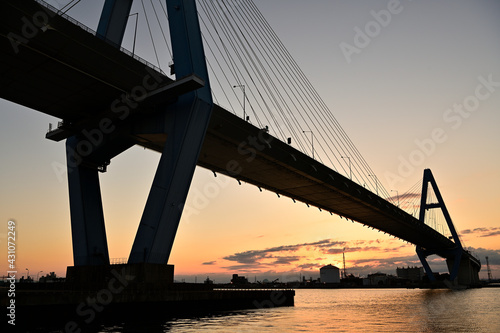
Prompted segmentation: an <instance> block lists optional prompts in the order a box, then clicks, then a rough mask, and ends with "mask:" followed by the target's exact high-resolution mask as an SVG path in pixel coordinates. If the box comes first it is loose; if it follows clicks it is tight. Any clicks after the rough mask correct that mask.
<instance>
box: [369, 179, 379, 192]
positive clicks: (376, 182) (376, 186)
mask: <svg viewBox="0 0 500 333" xmlns="http://www.w3.org/2000/svg"><path fill="white" fill-rule="evenodd" d="M368 176H369V177H373V179H375V190H376V191H377V195H378V180H377V176H375V175H368Z"/></svg>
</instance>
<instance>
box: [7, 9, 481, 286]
mask: <svg viewBox="0 0 500 333" xmlns="http://www.w3.org/2000/svg"><path fill="white" fill-rule="evenodd" d="M170 2H172V1H167V8H168V10H169V18H170V29H171V33H172V36H171V38H172V45H173V48H174V56H175V52H178V54H183V56H177V57H175V59H176V62H175V71H176V76H177V77H178V79H177V80H175V81H174V80H171V79H170V78H169V77H168V76H166V75H165V74H164V73H162V72H161V71H160V70H159V69H157V68H155V67H154V66H152V65H150V64H147V63H146V62H145V61H142V60H141V59H139V58H138V57H136V56H133V55H132V54H127V53H124V52H122V51H121V50H120V49H119V45H120V44H121V38H122V37H123V30H124V26H125V23H126V19H127V18H128V15H129V10H130V4H131V1H123V2H121V3H120V4H117V3H115V1H109V0H108V1H106V5H105V8H104V10H103V14H102V16H101V21H100V24H99V28H98V32H97V34H94V33H92V32H91V31H88V30H86V29H84V28H82V26H79V25H77V24H76V22H71V21H69V20H67V19H66V18H64V17H61V16H59V15H56V14H55V13H54V12H52V11H51V10H50V9H48V8H47V7H45V6H42V5H40V4H38V3H36V2H34V1H33V2H31V1H14V0H8V1H2V3H1V5H0V13H1V14H0V15H1V16H2V17H1V19H0V29H1V31H0V34H1V38H0V42H1V54H0V63H1V69H0V72H1V79H0V80H1V81H0V97H1V98H3V99H6V100H9V101H12V102H14V103H17V104H20V105H23V106H26V107H28V108H31V109H33V110H36V111H39V112H43V113H45V114H48V115H51V116H54V117H57V118H60V119H62V123H61V124H60V126H59V127H58V128H55V129H53V130H51V131H50V132H49V133H47V138H49V139H52V140H55V141H60V140H63V139H67V143H66V150H67V158H68V182H69V191H70V206H71V221H72V232H73V250H74V261H75V263H74V264H75V266H87V265H103V264H104V265H105V264H109V255H108V249H107V241H106V234H105V228H104V216H103V213H102V203H101V196H100V187H99V180H98V171H105V170H106V165H107V164H109V161H110V160H111V159H112V158H113V157H115V156H116V155H118V154H120V153H122V152H123V151H125V150H127V149H128V148H130V147H132V146H134V145H140V146H143V147H145V148H149V149H152V150H155V151H158V152H160V153H162V158H161V160H160V165H159V167H158V171H157V174H156V176H155V180H154V183H153V186H152V189H151V192H150V196H149V198H148V202H147V204H146V208H145V212H144V215H143V217H142V220H141V223H140V226H139V230H138V233H137V236H136V239H135V242H134V246H133V248H132V252H131V254H130V257H129V263H131V264H137V263H151V264H165V263H167V261H168V257H169V254H170V249H171V246H172V243H173V240H174V237H175V232H176V229H177V225H178V222H179V219H180V216H181V213H182V208H183V205H184V202H185V199H186V196H187V191H188V189H189V184H190V181H191V177H192V174H193V171H194V168H195V165H196V164H197V165H199V166H201V167H204V168H207V169H210V170H212V171H214V172H217V173H221V174H225V175H228V176H230V177H233V178H236V179H238V180H240V181H244V182H248V183H250V184H253V185H255V186H258V187H260V188H265V189H267V190H269V191H273V192H275V193H277V194H278V195H284V196H288V197H290V198H292V199H293V200H297V201H302V202H304V203H306V204H308V205H311V206H316V207H318V208H320V209H322V210H325V211H329V212H331V213H334V214H338V215H340V216H342V217H344V218H346V219H349V220H353V221H356V222H359V223H362V224H364V225H366V226H369V227H372V228H374V229H378V230H380V231H383V232H385V233H387V234H390V235H393V236H395V237H397V238H400V239H402V240H405V241H408V242H410V243H413V244H415V245H416V246H417V253H418V254H419V257H420V259H421V260H422V263H423V265H424V267H425V268H426V270H427V273H428V274H429V275H430V277H431V279H432V272H431V271H430V268H429V266H428V265H427V262H426V260H425V258H426V257H427V256H428V255H431V254H437V255H439V256H441V257H443V258H446V259H447V262H448V266H449V268H450V273H451V279H452V280H455V278H457V277H458V281H459V282H460V283H461V284H465V285H471V284H475V283H477V282H478V272H479V270H480V267H481V264H480V262H479V261H478V260H477V259H476V258H474V257H473V256H472V255H471V254H470V253H469V252H468V251H466V250H464V249H463V248H462V246H461V244H460V240H459V238H458V235H457V234H456V231H455V229H454V227H453V224H452V223H451V219H449V214H448V212H447V210H446V207H445V205H444V201H443V200H442V198H441V195H440V194H439V195H438V202H436V203H427V202H426V198H427V196H426V193H422V202H421V212H420V218H419V219H417V218H415V217H413V216H412V215H410V214H408V213H406V212H405V211H403V210H402V209H400V208H398V207H397V206H395V205H394V204H392V203H390V202H388V201H387V200H385V199H383V198H381V197H379V196H378V195H376V194H374V193H373V192H372V191H370V190H368V189H366V188H365V187H363V186H360V185H359V184H357V183H355V182H354V181H352V180H351V179H349V178H347V177H345V176H343V175H341V174H340V173H338V172H336V171H334V170H332V169H331V168H329V167H327V166H325V165H323V164H322V163H320V162H319V161H317V160H315V159H313V158H311V157H309V156H307V155H306V154H304V153H302V152H300V151H299V150H297V149H295V148H293V147H292V146H291V145H289V144H287V143H285V142H283V141H281V140H279V139H278V138H276V137H273V136H272V135H270V134H269V133H268V132H267V131H266V129H265V128H264V129H263V128H258V127H256V126H254V125H252V124H250V123H249V122H247V121H245V120H243V119H241V118H239V117H237V116H235V115H233V114H232V113H230V112H229V111H227V110H225V109H224V108H222V107H220V106H218V105H216V104H213V103H212V100H211V96H210V85H209V80H208V75H207V72H206V68H205V65H204V53H203V48H202V46H201V40H200V37H199V36H197V34H198V35H199V28H196V24H197V22H196V12H195V11H194V12H193V8H192V5H193V2H192V1H187V0H186V1H179V3H180V4H171V3H170ZM179 6H180V7H179ZM179 13H180V15H178V17H177V16H176V14H179ZM45 18H46V19H45ZM26 22H28V23H26ZM179 22H181V23H179ZM186 22H187V23H186ZM182 26H184V27H186V26H187V27H190V28H187V29H185V30H183V28H182ZM193 27H194V28H193ZM191 28H192V29H191ZM176 29H177V30H176ZM172 31H175V32H172ZM186 36H189V38H188V40H189V42H190V44H189V45H188V44H187V43H185V41H186ZM185 54H188V55H185ZM428 183H430V184H431V185H432V186H433V189H434V191H435V193H436V194H438V193H439V190H438V189H437V185H436V184H435V181H434V179H433V177H432V174H431V173H430V171H428V170H426V172H425V173H424V188H423V192H426V191H427V186H428ZM432 208H441V209H442V210H443V213H444V215H445V217H447V221H448V225H449V227H450V231H451V233H452V236H453V239H450V238H448V237H446V236H444V235H442V234H440V233H439V232H437V231H436V230H434V229H433V228H431V227H429V226H427V225H426V224H425V223H424V222H423V218H424V215H425V211H426V209H432Z"/></svg>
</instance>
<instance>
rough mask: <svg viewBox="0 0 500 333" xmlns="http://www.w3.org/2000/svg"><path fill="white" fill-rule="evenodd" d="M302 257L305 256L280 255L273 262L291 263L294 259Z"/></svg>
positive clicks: (276, 263) (279, 263) (297, 259)
mask: <svg viewBox="0 0 500 333" xmlns="http://www.w3.org/2000/svg"><path fill="white" fill-rule="evenodd" d="M301 258H303V257H301V256H288V257H278V259H276V260H275V261H274V263H273V264H275V265H290V264H291V263H292V262H293V261H299V260H300V259H301Z"/></svg>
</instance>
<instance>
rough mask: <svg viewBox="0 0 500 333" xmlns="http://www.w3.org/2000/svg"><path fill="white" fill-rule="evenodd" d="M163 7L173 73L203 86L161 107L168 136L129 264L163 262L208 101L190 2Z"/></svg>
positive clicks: (194, 158) (200, 46)
mask: <svg viewBox="0 0 500 333" xmlns="http://www.w3.org/2000/svg"><path fill="white" fill-rule="evenodd" d="M167 10H168V16H169V25H170V38H171V41H172V49H173V53H174V61H175V72H176V76H177V77H178V78H180V77H184V76H187V75H190V74H195V75H197V76H199V77H200V78H201V79H202V80H203V81H204V87H202V88H200V89H197V90H196V91H194V92H190V93H187V94H184V95H182V96H179V98H178V99H177V101H176V102H175V103H173V104H170V105H168V106H165V107H164V108H165V110H164V113H163V127H164V131H165V133H166V134H167V141H166V143H165V147H164V149H163V152H162V156H161V159H160V162H159V164H158V168H157V171H156V174H155V178H154V180H153V185H152V187H151V190H150V193H149V196H148V200H147V202H146V207H145V208H144V213H143V215H142V218H141V222H140V225H139V229H138V231H137V235H136V238H135V240H134V245H133V247H132V251H131V253H130V257H129V263H140V262H147V263H159V264H163V263H167V261H168V258H169V256H170V251H171V249H172V245H173V243H174V239H175V234H176V232H177V227H178V225H179V221H180V218H181V214H182V210H183V206H184V202H185V201H186V197H187V194H188V191H189V186H190V184H191V180H192V177H193V173H194V170H195V167H196V162H197V161H198V155H199V152H200V150H201V147H202V144H203V140H204V137H205V132H206V129H207V126H208V123H209V121H210V115H211V111H212V106H213V103H212V96H211V91H210V85H209V81H208V71H207V67H206V63H205V53H204V51H203V44H202V39H201V33H200V27H199V22H198V15H197V11H196V4H195V1H194V0H177V1H171V0H167ZM153 125H154V126H156V124H153Z"/></svg>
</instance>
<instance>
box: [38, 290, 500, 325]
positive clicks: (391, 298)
mask: <svg viewBox="0 0 500 333" xmlns="http://www.w3.org/2000/svg"><path fill="white" fill-rule="evenodd" d="M499 300H500V288H495V289H473V290H464V291H451V290H419V289H327V290H324V289H322V290H304V289H299V290H296V298H295V307H282V308H267V309H254V310H241V311H228V312H218V313H214V314H209V315H208V314H205V315H198V316H192V317H188V318H186V317H184V318H180V317H176V318H172V315H169V314H168V313H164V314H162V315H161V316H160V317H158V316H155V317H149V318H145V317H143V316H138V317H135V318H127V319H126V320H123V319H121V320H120V321H116V320H111V319H110V318H108V321H107V322H104V323H101V325H99V326H98V327H96V328H95V330H94V329H92V331H93V332H157V333H160V332H213V331H217V332H276V331H281V332H391V333H392V332H443V333H448V332H450V333H451V332H453V333H455V332H491V333H497V332H500V317H499V316H498V314H499V313H500V301H499ZM42 331H43V332H47V330H42ZM86 331H89V330H86Z"/></svg>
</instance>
